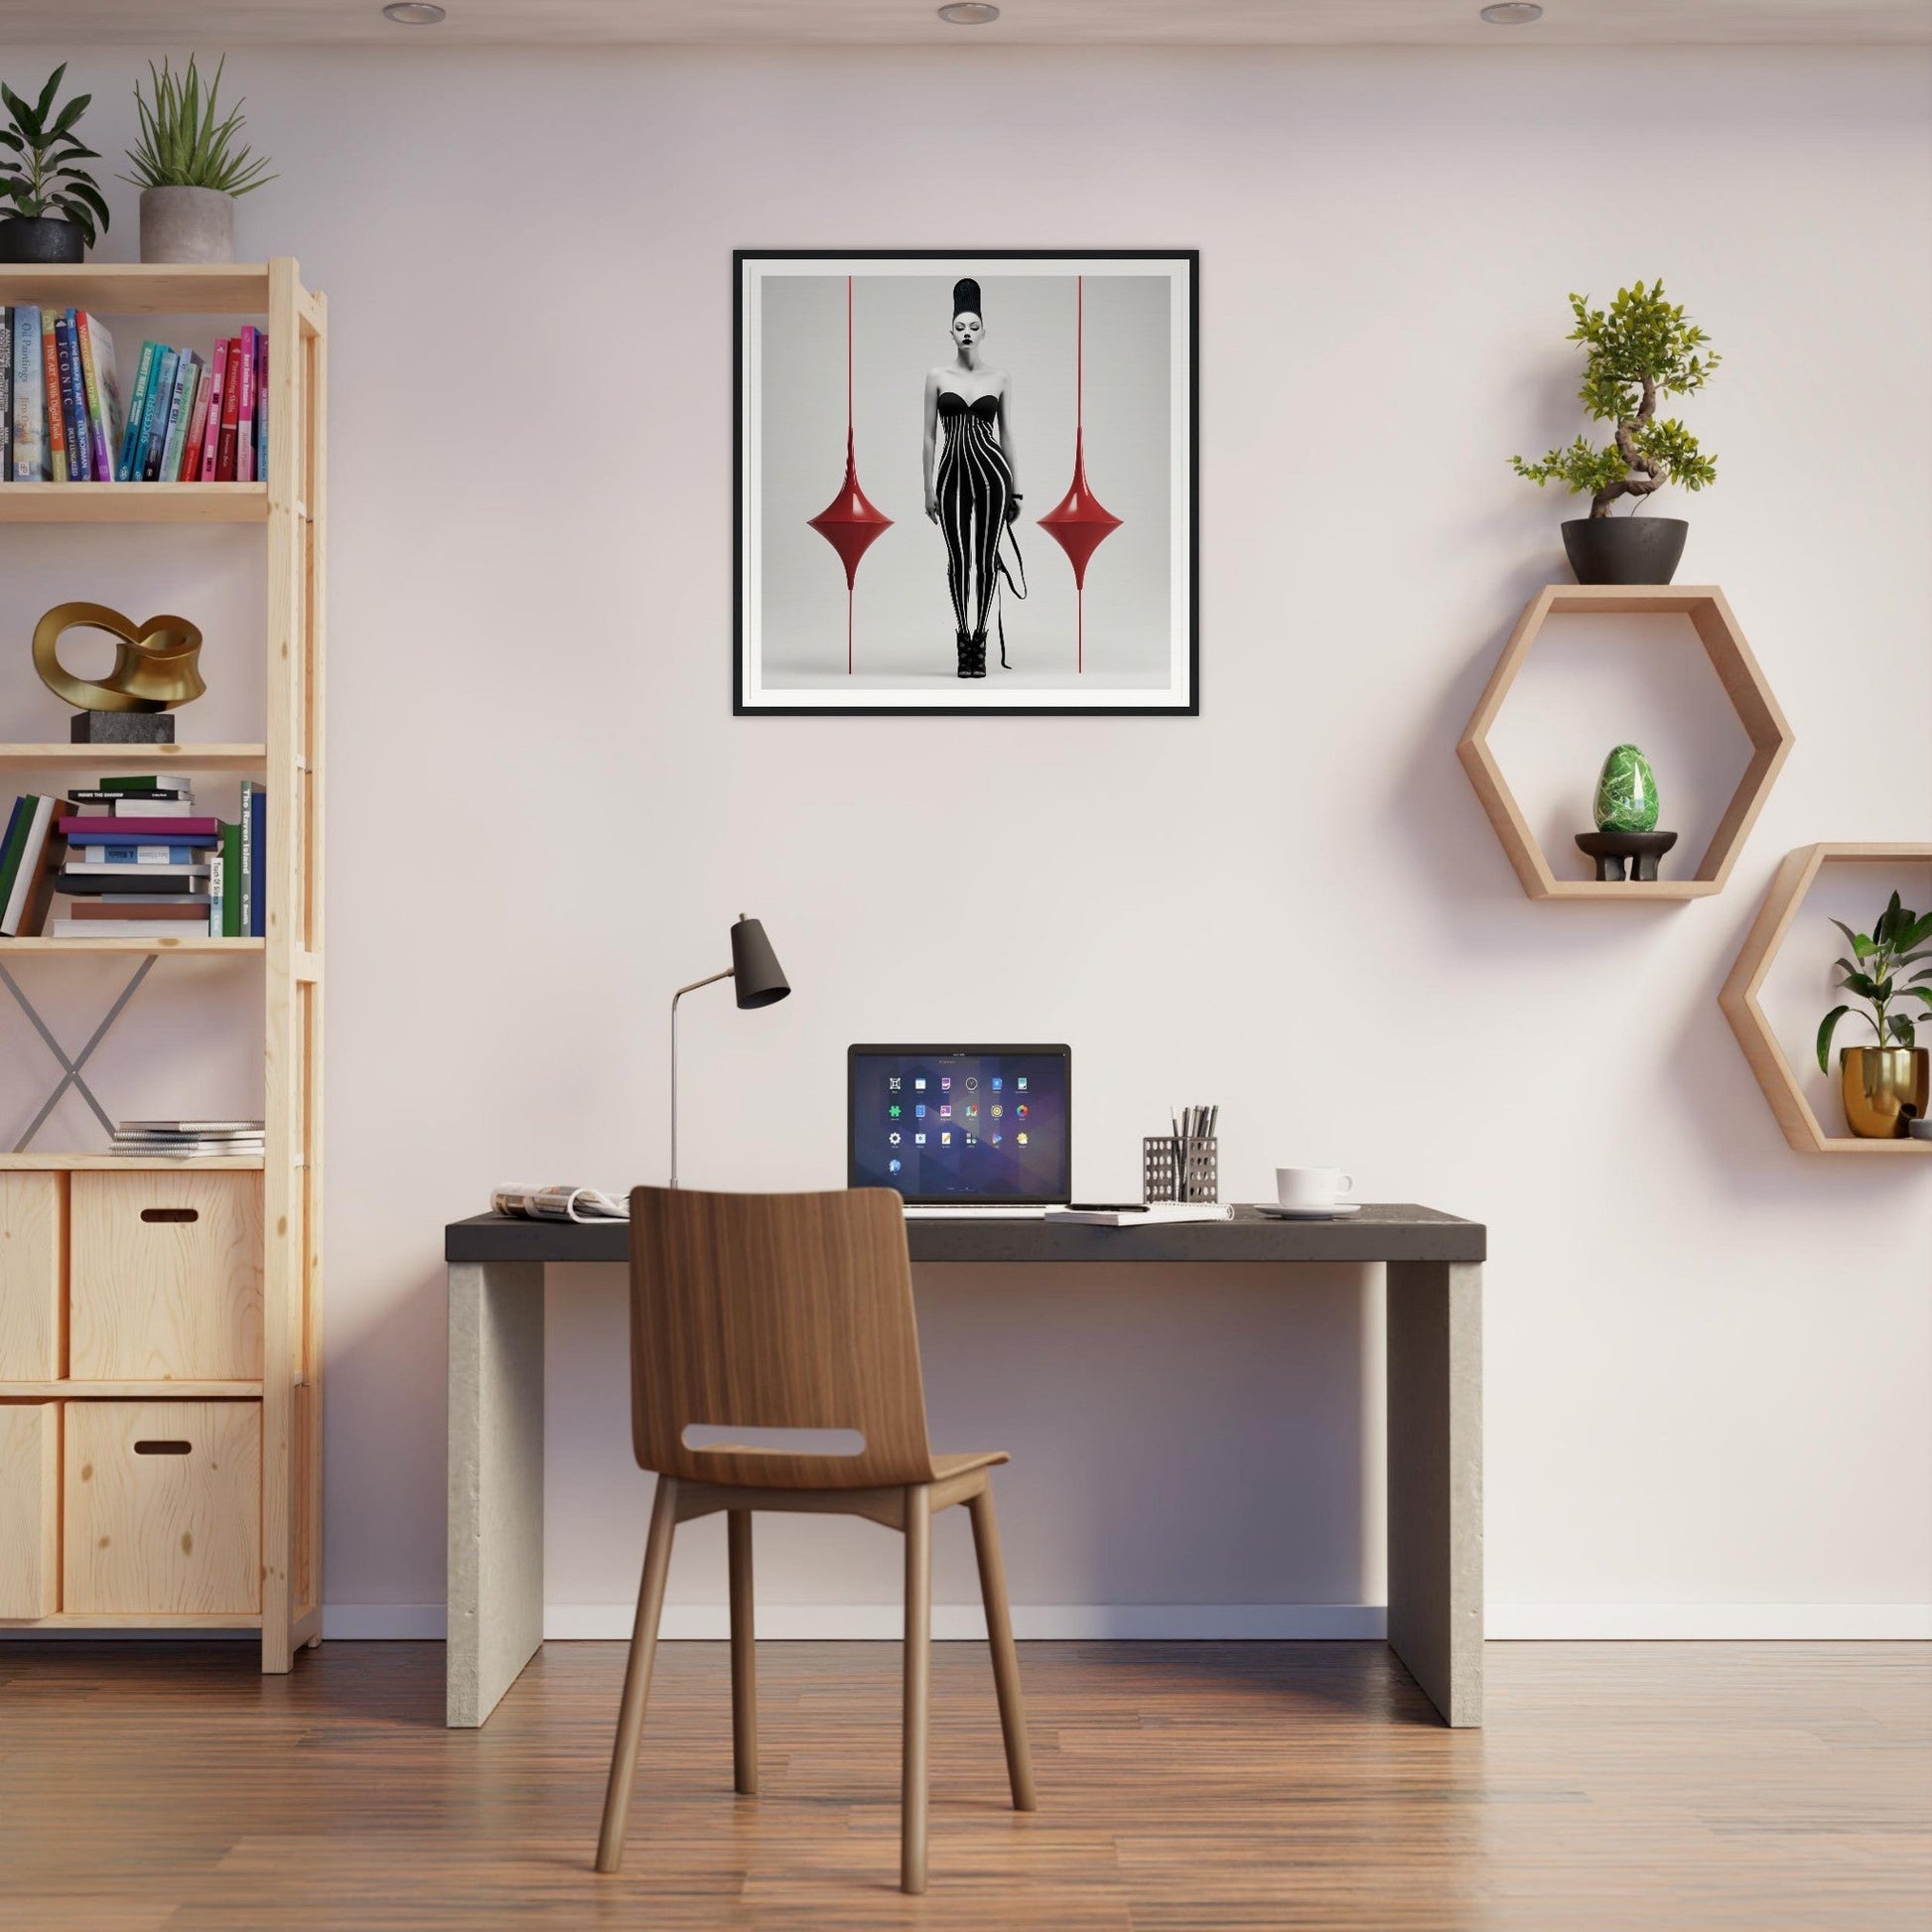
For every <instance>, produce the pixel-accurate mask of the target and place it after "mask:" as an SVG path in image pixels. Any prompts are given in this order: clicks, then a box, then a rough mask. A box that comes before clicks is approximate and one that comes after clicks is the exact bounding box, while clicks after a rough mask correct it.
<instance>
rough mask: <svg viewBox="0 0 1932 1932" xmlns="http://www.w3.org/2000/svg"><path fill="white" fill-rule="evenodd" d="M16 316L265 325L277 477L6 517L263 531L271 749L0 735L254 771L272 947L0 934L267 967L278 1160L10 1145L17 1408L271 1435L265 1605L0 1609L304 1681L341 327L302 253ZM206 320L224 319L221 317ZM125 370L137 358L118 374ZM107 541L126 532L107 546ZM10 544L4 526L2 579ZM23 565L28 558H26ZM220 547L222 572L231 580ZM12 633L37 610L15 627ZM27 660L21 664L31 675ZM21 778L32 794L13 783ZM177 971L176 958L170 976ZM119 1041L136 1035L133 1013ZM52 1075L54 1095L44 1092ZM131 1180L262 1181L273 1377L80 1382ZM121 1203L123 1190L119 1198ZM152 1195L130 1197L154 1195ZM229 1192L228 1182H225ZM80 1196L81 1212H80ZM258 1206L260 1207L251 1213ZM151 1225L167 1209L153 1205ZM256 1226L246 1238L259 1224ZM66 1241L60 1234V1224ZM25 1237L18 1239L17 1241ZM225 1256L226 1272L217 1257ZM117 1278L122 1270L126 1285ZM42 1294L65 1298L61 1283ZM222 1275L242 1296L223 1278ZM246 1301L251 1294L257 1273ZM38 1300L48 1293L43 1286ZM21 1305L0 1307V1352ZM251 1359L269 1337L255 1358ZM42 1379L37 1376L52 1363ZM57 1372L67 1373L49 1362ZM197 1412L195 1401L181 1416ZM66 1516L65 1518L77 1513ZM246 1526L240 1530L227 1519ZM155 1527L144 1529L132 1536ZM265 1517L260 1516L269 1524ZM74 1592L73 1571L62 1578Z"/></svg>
mask: <svg viewBox="0 0 1932 1932" xmlns="http://www.w3.org/2000/svg"><path fill="white" fill-rule="evenodd" d="M0 303H7V304H12V303H37V304H40V305H42V306H45V307H62V308H67V307H73V308H86V309H89V310H92V311H93V312H94V313H96V314H98V315H101V316H104V317H109V318H113V317H134V316H140V317H161V316H167V317H171V318H183V319H186V318H191V317H192V318H194V319H195V321H194V322H193V323H192V324H191V323H188V322H186V321H185V320H184V321H183V323H182V324H181V325H180V326H179V327H178V328H175V329H174V330H172V332H171V326H170V325H169V324H166V323H164V324H162V325H160V326H159V327H154V328H150V329H148V330H147V331H146V333H148V334H152V335H156V336H164V335H170V334H171V333H172V336H173V339H175V340H183V339H185V337H186V336H187V335H188V334H189V333H190V332H191V331H192V333H193V334H194V335H196V336H203V335H206V336H208V337H210V338H211V337H213V336H217V335H221V334H225V333H232V329H233V328H234V327H236V326H239V325H240V324H241V323H244V322H254V323H256V324H258V325H260V324H264V323H265V324H266V327H267V329H268V335H269V347H270V353H269V366H268V380H267V387H266V398H267V406H268V420H269V438H268V475H267V477H266V479H265V480H263V481H262V482H259V483H70V484H54V483H0V526H6V525H11V524H29V525H33V524H56V523H61V524H79V523H91V524H99V525H102V526H108V525H115V524H125V523H228V524H241V525H249V526H253V528H254V529H255V530H257V531H258V532H259V536H258V538H257V539H256V540H258V541H261V542H262V543H264V544H265V545H266V563H267V570H266V582H267V597H266V609H265V612H264V619H263V624H262V630H261V635H260V640H259V644H260V648H261V650H262V652H263V662H264V665H265V685H264V689H265V693H266V706H265V709H266V720H265V731H264V734H263V737H262V739H261V741H260V742H259V743H251V744H226V743H224V744H210V745H146V746H118V745H117V746H76V745H62V744H52V743H49V744H11V745H0V766H4V767H8V768H10V769H11V770H14V771H27V770H30V769H33V768H36V767H38V768H41V769H43V770H47V771H49V772H51V773H56V774H60V775H61V776H63V777H68V774H74V776H73V777H71V778H68V781H69V782H73V781H74V779H75V778H77V775H78V773H80V772H81V771H83V770H86V769H89V768H93V767H98V768H100V769H102V770H110V771H111V770H116V769H119V770H141V769H146V768H154V767H157V766H163V767H172V768H175V769H178V770H183V771H205V772H237V773H241V774H243V775H250V776H259V777H260V778H261V779H262V780H263V781H264V783H265V785H266V787H267V791H268V837H267V850H266V853H265V855H264V864H265V867H266V887H267V891H266V905H267V932H266V935H265V936H264V937H262V938H256V939H214V938H209V937H207V935H190V936H185V937H182V938H175V937H172V936H170V937H165V938H154V939H55V938H28V939H0V961H4V962H6V963H7V964H8V965H9V966H15V963H16V962H18V965H17V967H16V970H17V971H18V972H20V973H21V974H22V975H25V974H27V973H30V972H38V973H42V974H49V973H56V972H58V971H59V970H60V967H59V965H58V960H59V959H60V957H61V956H63V955H74V954H85V953H102V954H113V953H120V954H125V955H130V956H138V955H156V956H159V955H163V954H169V953H181V954H192V955H196V956H200V957H226V956H233V957H235V958H237V959H239V960H241V961H243V962H247V964H248V966H249V967H250V968H251V969H254V970H258V971H259V974H260V980H261V988H262V992H261V998H262V1002H263V1006H262V1009H261V1011H262V1014H263V1023H264V1024H263V1038H264V1052H263V1060H262V1103H261V1104H262V1115H263V1119H264V1122H265V1136H264V1139H265V1153H264V1154H262V1155H258V1156H232V1157H225V1158H220V1159H211V1160H198V1161H169V1160H166V1159H160V1158H155V1159H135V1160H122V1159H120V1158H119V1157H116V1156H113V1155H104V1154H98V1153H37V1152H34V1151H32V1150H28V1151H24V1152H21V1153H14V1154H0V1211H5V1209H6V1202H7V1200H8V1199H9V1198H10V1196H9V1195H8V1193H7V1192H6V1191H5V1190H7V1189H9V1188H11V1189H13V1190H14V1192H15V1194H16V1195H18V1196H19V1197H20V1198H22V1199H24V1200H26V1201H27V1202H28V1203H29V1204H28V1205H27V1206H26V1207H20V1208H17V1209H16V1210H15V1211H17V1212H20V1213H22V1214H26V1215H29V1216H31V1214H32V1212H33V1211H34V1208H33V1203H35V1202H39V1203H41V1204H42V1205H43V1206H44V1207H45V1210H46V1211H45V1214H44V1215H43V1219H42V1222H41V1224H40V1228H39V1235H40V1239H41V1241H42V1244H43V1246H42V1249H41V1252H42V1254H43V1257H44V1258H45V1257H48V1256H52V1257H54V1259H53V1260H51V1261H49V1262H48V1264H47V1265H48V1267H49V1268H50V1269H51V1270H54V1271H56V1272H57V1273H58V1275H59V1284H60V1285H59V1288H58V1295H59V1298H60V1306H61V1310H62V1315H61V1318H60V1320H58V1321H57V1322H55V1323H54V1324H53V1327H52V1329H48V1328H45V1327H44V1328H43V1329H42V1331H41V1332H42V1333H43V1335H45V1334H46V1333H49V1332H53V1333H56V1334H58V1342H57V1343H47V1344H46V1346H45V1348H44V1350H43V1352H42V1354H41V1357H40V1361H41V1362H44V1363H45V1364H46V1365H47V1367H48V1369H49V1370H50V1372H49V1373H48V1374H47V1376H46V1378H45V1379H37V1378H36V1377H33V1376H22V1375H20V1374H16V1373H14V1372H13V1371H12V1370H9V1371H7V1374H6V1379H4V1380H0V1405H5V1408H6V1412H7V1413H10V1414H13V1415H15V1416H18V1414H19V1410H20V1406H21V1405H34V1404H48V1403H58V1404H61V1405H63V1407H62V1409H61V1411H60V1415H61V1420H62V1435H63V1437H64V1438H65V1435H66V1425H67V1419H68V1417H69V1415H70V1414H73V1413H75V1412H77V1411H78V1408H79V1406H80V1405H85V1404H90V1403H99V1402H108V1401H114V1402H127V1403H143V1404H153V1403H166V1402H170V1401H180V1402H183V1403H184V1404H187V1403H200V1404H203V1405H206V1404H208V1403H215V1404H218V1405H226V1407H225V1408H224V1409H221V1410H219V1411H214V1412H210V1411H207V1410H206V1409H205V1408H204V1409H203V1410H200V1411H196V1412H192V1413H200V1414H204V1415H207V1414H211V1413H224V1414H227V1415H229V1416H230V1417H232V1416H233V1411H234V1407H235V1406H236V1405H241V1406H244V1407H245V1406H252V1407H253V1408H254V1409H255V1410H256V1411H258V1413H259V1418H260V1440H261V1484H260V1490H259V1498H258V1506H259V1513H260V1521H259V1526H258V1527H259V1532H260V1572H261V1584H260V1592H261V1593H260V1606H259V1609H258V1610H256V1609H248V1610H243V1609H240V1608H236V1607H232V1606H228V1605H224V1606H222V1607H220V1608H218V1609H212V1610H210V1609H208V1608H207V1607H196V1602H197V1601H198V1600H199V1601H201V1602H203V1603H206V1602H207V1600H208V1599H207V1598H201V1599H197V1598H193V1597H191V1598H190V1599H189V1600H188V1601H187V1602H186V1603H181V1604H174V1605H167V1606H163V1607H152V1606H149V1607H136V1608H129V1609H127V1610H117V1611H114V1612H112V1613H107V1612H102V1611H97V1610H92V1609H89V1610H86V1611H69V1610H68V1609H66V1608H65V1607H60V1606H58V1605H57V1606H54V1607H53V1609H52V1613H50V1614H41V1615H32V1616H21V1615H14V1614H11V1613H9V1612H8V1611H7V1610H6V1608H5V1607H4V1606H0V1621H4V1622H6V1623H7V1624H8V1625H9V1626H10V1627H15V1628H33V1629H63V1630H75V1631H80V1630H108V1629H184V1630H194V1629H218V1630H259V1631H260V1633H261V1661H262V1669H263V1670H264V1671H270V1672H279V1671H286V1670H288V1669H289V1668H290V1667H291V1665H292V1662H293V1659H294V1654H295V1652H296V1651H297V1650H298V1649H300V1648H301V1647H302V1646H303V1645H305V1644H309V1643H315V1642H319V1641H320V1640H321V1616H322V1588H321V1587H322V1535H321V1526H322V1351H321V1322H322V1226H321V1219H322V1215H321V1203H322V1184H323V1175H322V988H323V965H324V950H323V893H322V825H323V792H322V785H323V769H324V766H323V703H324V692H323V635H324V627H325V610H324V581H323V580H324V572H325V559H326V549H325V545H326V531H325V522H324V515H323V510H324V502H325V496H326V469H327V450H326V439H325V424H326V420H327V409H328V393H327V382H328V373H327V337H328V310H327V305H326V303H325V301H324V299H323V298H322V297H321V296H320V295H317V294H314V293H312V292H311V291H309V290H307V289H305V288H304V287H303V286H302V282H301V278H300V274H299V272H298V269H297V266H296V263H295V262H294V261H293V260H290V259H287V258H282V259H277V260H274V261H270V262H265V263H254V264H238V265H235V266H223V267H211V268H178V267H152V268H150V267H138V266H125V265H118V264H93V263H89V264H85V265H82V266H79V267H41V266H7V267H0ZM210 322H211V323H212V326H210ZM123 366H124V369H125V358H124V363H123ZM97 540H98V541H101V542H106V541H109V540H110V539H108V538H106V537H102V538H100V539H97ZM20 541H24V539H18V538H13V539H10V538H9V537H8V536H7V535H6V532H5V529H4V527H0V583H4V582H5V581H6V576H5V561H4V560H5V559H6V557H7V555H8V548H7V546H8V545H9V543H11V542H20ZM21 554H25V553H21ZM225 554H226V553H225V551H224V552H220V553H211V556H212V557H213V558H214V561H211V563H210V568H216V569H218V568H224V567H226V566H224V565H223V564H222V563H221V562H220V561H219V558H220V557H222V556H225ZM9 616H10V619H11V621H12V622H13V624H14V627H15V628H16V630H21V631H23V634H24V629H25V628H26V627H31V623H32V620H33V618H34V616H35V613H33V612H31V611H23V610H20V609H18V608H16V609H14V610H12V611H11V612H10V613H9ZM25 664H26V658H25V654H24V652H23V653H22V655H21V656H20V658H19V659H18V660H17V665H16V674H19V672H20V671H21V670H22V669H23V668H24V666H25ZM16 788H18V787H16ZM156 970H157V971H166V970H167V967H166V965H165V962H163V963H161V964H159V965H158V966H157V967H156ZM121 1024H122V1025H123V1027H134V1026H138V1025H139V1024H140V1017H139V1008H138V1006H137V1007H135V1008H133V1009H130V1011H129V1014H128V1016H127V1017H126V1019H124V1020H123V1022H122V1023H121ZM50 1084H52V1082H51V1081H50ZM110 1172H111V1173H122V1174H125V1175H127V1176H128V1177H129V1179H130V1181H131V1182H136V1181H139V1180H140V1179H141V1178H142V1177H143V1176H145V1177H147V1178H148V1179H149V1180H151V1181H152V1183H153V1186H154V1189H155V1193H154V1199H155V1200H156V1201H157V1202H162V1201H166V1200H167V1199H168V1198H169V1194H168V1191H167V1190H168V1189H169V1188H171V1187H180V1186H181V1185H183V1184H184V1183H183V1182H182V1180H181V1176H183V1175H206V1176H207V1185H208V1187H209V1188H215V1187H216V1184H217V1181H218V1182H219V1184H220V1187H221V1188H226V1189H231V1190H232V1189H246V1190H249V1193H250V1194H251V1195H252V1192H253V1191H254V1190H255V1189H257V1188H258V1189H259V1194H260V1200H259V1218H260V1225H261V1228H262V1230H263V1233H262V1235H261V1251H260V1253H261V1270H260V1296H261V1310H260V1332H261V1365H260V1371H259V1374H258V1375H256V1374H247V1375H243V1376H241V1377H240V1378H238V1379H237V1378H236V1377H235V1376H234V1375H233V1374H232V1372H231V1371H226V1370H224V1371H222V1372H219V1373H217V1374H215V1375H214V1376H212V1377H206V1378H204V1379H195V1377H194V1374H193V1371H192V1369H171V1371H170V1372H169V1373H167V1374H163V1375H161V1376H159V1377H158V1378H157V1379H151V1380H142V1381H135V1380H128V1381H120V1380H115V1381H99V1380H89V1379H84V1378H76V1377H71V1376H69V1374H68V1372H67V1371H68V1362H69V1321H68V1319H67V1310H68V1306H69V1301H70V1299H71V1297H72V1294H73V1292H74V1289H73V1279H72V1259H71V1238H72V1235H73V1228H72V1226H71V1221H72V1219H73V1218H74V1217H75V1216H76V1215H78V1214H80V1213H81V1212H83V1211H97V1210H96V1208H93V1207H88V1206H87V1205H86V1204H87V1203H92V1202H96V1201H97V1200H98V1198H99V1197H101V1196H102V1183H101V1181H100V1179H99V1176H100V1175H102V1174H103V1173H110ZM110 1191H111V1193H112V1194H113V1195H114V1196H115V1197H118V1195H119V1194H120V1192H121V1191H122V1190H118V1189H115V1190H110ZM140 1191H141V1190H140V1188H139V1187H138V1186H136V1187H134V1189H133V1192H134V1194H135V1196H136V1197H137V1198H138V1196H139V1194H140ZM217 1191H218V1190H217ZM76 1204H78V1205H76ZM254 1207H255V1203H254V1202H253V1200H252V1198H250V1199H249V1201H248V1208H249V1212H250V1215H251V1216H252V1214H253V1211H254ZM147 1218H150V1219H152V1218H161V1217H160V1216H158V1215H149V1216H147ZM248 1224H249V1225H250V1226H252V1225H253V1222H252V1219H250V1221H249V1223H248ZM50 1227H52V1228H54V1229H55V1230H56V1232H55V1233H54V1234H53V1235H50V1234H49V1232H48V1229H49V1228H50ZM24 1245H27V1244H26V1243H23V1246H24ZM224 1265H230V1264H224ZM108 1279H110V1280H111V1279H113V1278H112V1277H111V1276H110V1277H109V1278H108ZM42 1280H43V1295H44V1297H45V1295H46V1294H49V1293H54V1292H56V1291H47V1290H46V1289H45V1286H44V1284H45V1277H43V1278H42ZM213 1280H214V1282H215V1285H216V1289H217V1291H219V1292H223V1293H227V1294H231V1295H239V1294H241V1293H242V1280H243V1278H242V1277H239V1276H236V1275H233V1274H228V1275H226V1276H223V1274H222V1273H221V1272H220V1270H219V1269H217V1270H216V1271H215V1273H214V1275H213ZM224 1281H225V1283H226V1286H225V1288H224V1287H223V1286H222V1284H223V1283H224ZM246 1289H247V1293H248V1294H249V1295H252V1293H253V1280H252V1271H250V1272H249V1274H248V1276H247V1278H246ZM30 1300H31V1296H30ZM5 1321H6V1309H5V1307H4V1306H0V1341H4V1340H5ZM251 1354H252V1344H251V1345H250V1347H249V1349H248V1350H247V1351H246V1352H245V1353H244V1357H243V1361H244V1363H245V1362H246V1360H247V1357H248V1355H251ZM35 1365H36V1366H38V1365H39V1363H36V1364H35ZM56 1368H58V1371H59V1372H58V1373H55V1372H52V1371H53V1370H55V1369H56ZM190 1414H191V1411H189V1410H187V1409H184V1411H183V1415H184V1417H186V1416H188V1415H190ZM59 1506H60V1507H62V1508H65V1499H64V1498H63V1499H61V1500H60V1503H59ZM230 1520H232V1519H230ZM135 1527H136V1529H137V1531H138V1527H139V1526H138V1525H137V1526H135ZM252 1527H253V1526H251V1528H252ZM62 1581H63V1585H64V1586H65V1583H66V1579H63V1580H62Z"/></svg>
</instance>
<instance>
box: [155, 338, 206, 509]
mask: <svg viewBox="0 0 1932 1932" xmlns="http://www.w3.org/2000/svg"><path fill="white" fill-rule="evenodd" d="M201 366H202V358H201V357H200V356H199V355H191V354H189V353H188V352H187V351H186V350H184V351H183V353H182V358H181V365H180V367H179V368H178V369H177V371H176V373H175V394H174V399H173V400H172V401H171V402H170V403H169V405H168V427H167V429H166V430H165V431H164V432H163V434H162V438H161V468H160V469H159V470H158V471H157V472H156V473H155V475H156V481H157V482H160V483H173V482H174V480H175V479H176V478H177V477H178V476H180V475H181V452H182V445H183V443H184V442H185V441H186V440H187V437H188V418H189V416H190V415H191V414H192V413H193V411H194V408H195V383H196V379H197V376H198V373H199V371H200V369H201Z"/></svg>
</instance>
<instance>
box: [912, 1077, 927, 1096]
mask: <svg viewBox="0 0 1932 1932" xmlns="http://www.w3.org/2000/svg"><path fill="white" fill-rule="evenodd" d="M912 1091H913V1092H914V1093H923V1092H924V1091H925V1075H924V1074H923V1073H918V1074H914V1075H913V1077H912Z"/></svg>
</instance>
